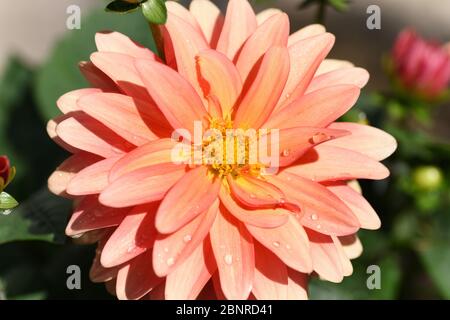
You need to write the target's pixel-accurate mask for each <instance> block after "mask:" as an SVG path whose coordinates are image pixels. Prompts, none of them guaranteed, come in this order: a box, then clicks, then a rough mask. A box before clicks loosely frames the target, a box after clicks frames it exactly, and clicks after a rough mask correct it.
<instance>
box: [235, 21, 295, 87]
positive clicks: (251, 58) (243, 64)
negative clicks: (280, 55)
mask: <svg viewBox="0 0 450 320" xmlns="http://www.w3.org/2000/svg"><path fill="white" fill-rule="evenodd" d="M288 37H289V18H288V16H287V15H286V14H285V13H279V14H276V15H273V16H272V17H270V18H269V19H267V20H266V21H265V22H264V23H263V24H262V25H260V26H259V27H258V28H257V29H256V30H255V32H254V33H253V34H252V35H251V36H250V38H248V40H247V41H246V42H245V44H244V46H243V47H242V50H241V51H240V52H239V55H238V58H237V61H236V68H237V69H238V70H239V73H240V75H241V78H242V79H243V80H244V81H245V80H246V79H247V76H248V75H249V74H250V71H251V70H252V69H253V67H254V66H255V64H256V63H257V62H258V60H259V59H260V58H261V57H262V56H263V55H264V54H265V53H266V52H267V51H268V50H269V49H270V48H271V47H286V45H287V40H288ZM284 59H289V58H288V57H286V58H284Z"/></svg>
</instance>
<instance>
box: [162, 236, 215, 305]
mask: <svg viewBox="0 0 450 320" xmlns="http://www.w3.org/2000/svg"><path fill="white" fill-rule="evenodd" d="M216 269H217V265H216V262H215V260H214V256H213V253H212V249H211V244H210V243H209V239H208V240H205V241H204V244H201V245H199V246H197V248H196V249H195V250H194V252H192V254H191V255H190V256H189V257H188V258H187V259H186V260H185V261H184V262H183V263H181V264H180V265H179V266H178V267H177V268H176V269H175V270H174V271H172V272H171V273H170V274H169V275H167V277H166V291H165V298H166V299H167V300H194V299H196V298H197V297H198V295H199V294H200V292H201V291H202V289H203V287H204V286H205V285H206V283H207V282H208V281H209V280H210V279H211V276H212V274H213V273H214V272H215V271H216Z"/></svg>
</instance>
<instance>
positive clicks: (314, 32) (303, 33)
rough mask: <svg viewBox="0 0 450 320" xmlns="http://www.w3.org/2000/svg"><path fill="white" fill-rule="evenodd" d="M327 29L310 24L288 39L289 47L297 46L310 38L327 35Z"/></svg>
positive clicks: (319, 25)
mask: <svg viewBox="0 0 450 320" xmlns="http://www.w3.org/2000/svg"><path fill="white" fill-rule="evenodd" d="M325 32H326V30H325V27H324V26H323V25H321V24H310V25H308V26H306V27H304V28H301V29H300V30H298V31H296V32H294V33H293V34H291V35H290V36H289V39H288V47H290V46H292V45H294V44H296V43H297V42H298V41H300V40H304V39H307V38H310V37H315V36H318V35H320V34H322V33H325Z"/></svg>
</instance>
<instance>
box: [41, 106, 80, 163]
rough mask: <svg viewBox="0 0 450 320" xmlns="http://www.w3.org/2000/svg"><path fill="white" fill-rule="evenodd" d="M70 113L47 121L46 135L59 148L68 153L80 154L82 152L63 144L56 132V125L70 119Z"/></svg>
mask: <svg viewBox="0 0 450 320" xmlns="http://www.w3.org/2000/svg"><path fill="white" fill-rule="evenodd" d="M72 114H73V113H72V112H70V113H68V114H63V115H60V116H57V117H56V118H53V119H51V120H49V121H48V122H47V127H46V130H47V134H48V136H49V137H50V139H52V140H53V142H55V143H56V144H57V145H58V146H60V147H61V148H63V149H65V150H67V151H69V152H70V153H74V154H75V153H80V152H82V151H81V150H80V149H78V148H75V147H73V146H71V145H70V144H68V143H66V142H64V141H63V140H62V139H61V138H60V137H59V136H58V134H57V132H56V128H57V127H58V125H59V124H60V123H61V122H63V121H64V120H67V119H69V118H70V117H72Z"/></svg>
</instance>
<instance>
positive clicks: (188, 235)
mask: <svg viewBox="0 0 450 320" xmlns="http://www.w3.org/2000/svg"><path fill="white" fill-rule="evenodd" d="M191 240H192V236H191V235H190V234H187V235H185V236H184V238H183V241H184V242H189V241H191Z"/></svg>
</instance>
